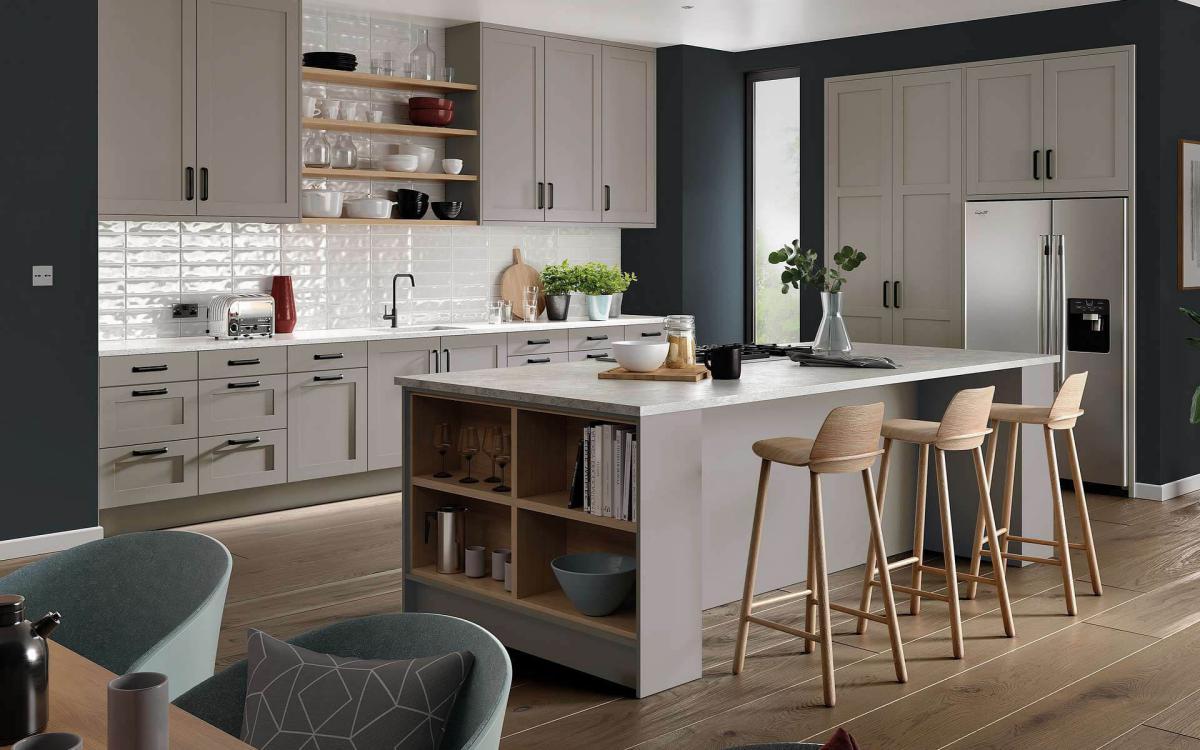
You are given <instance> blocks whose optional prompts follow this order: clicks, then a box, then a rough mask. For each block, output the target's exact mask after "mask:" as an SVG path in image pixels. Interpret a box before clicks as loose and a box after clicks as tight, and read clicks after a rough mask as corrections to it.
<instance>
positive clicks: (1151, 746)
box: [1104, 726, 1200, 750]
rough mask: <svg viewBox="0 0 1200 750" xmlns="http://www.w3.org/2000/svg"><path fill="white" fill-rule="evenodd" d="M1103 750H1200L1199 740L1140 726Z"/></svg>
mask: <svg viewBox="0 0 1200 750" xmlns="http://www.w3.org/2000/svg"><path fill="white" fill-rule="evenodd" d="M1104 750H1200V740H1197V739H1193V738H1191V737H1184V736H1183V735H1180V734H1171V733H1170V732H1164V731H1163V730H1161V729H1155V728H1153V727H1149V726H1140V727H1137V728H1136V729H1134V730H1133V731H1132V732H1130V733H1129V734H1125V735H1122V736H1121V737H1118V738H1117V739H1115V740H1113V741H1112V742H1111V743H1109V744H1107V745H1105V746H1104Z"/></svg>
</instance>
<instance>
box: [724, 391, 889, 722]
mask: <svg viewBox="0 0 1200 750" xmlns="http://www.w3.org/2000/svg"><path fill="white" fill-rule="evenodd" d="M882 424H883V404H882V403H879V404H869V405H865V406H839V407H838V408H836V409H834V410H833V411H831V412H829V416H827V417H826V418H825V421H824V423H823V424H822V425H821V429H820V430H819V431H818V432H817V437H816V439H815V440H812V439H809V438H797V437H780V438H771V439H769V440H759V441H758V442H756V443H755V444H754V448H753V450H754V453H755V455H757V456H758V457H760V458H761V459H762V467H761V468H760V470H759V475H758V499H757V501H756V502H755V506H754V526H753V530H752V531H751V533H750V555H749V558H748V559H747V561H746V584H745V588H744V589H743V591H742V611H741V616H740V617H739V619H738V635H737V646H736V649H735V651H734V656H733V673H734V674H738V673H740V672H741V671H742V667H743V666H745V662H746V639H747V637H748V635H749V632H750V623H754V624H755V625H762V626H763V627H768V628H773V629H774V630H778V631H780V632H782V633H787V634H789V635H794V636H796V637H797V638H803V639H804V653H806V654H808V653H812V648H813V646H812V644H813V643H818V642H819V643H820V644H821V673H822V677H823V681H824V689H825V705H827V706H833V705H834V703H835V701H836V695H835V690H834V681H833V630H832V628H831V626H830V614H829V613H830V610H837V611H838V612H845V613H847V614H851V615H856V616H863V617H868V618H870V619H872V620H877V621H879V622H882V623H886V624H887V626H888V632H889V633H890V634H891V638H892V661H893V663H894V666H895V668H896V681H897V682H907V681H908V671H907V668H906V667H905V664H904V650H903V646H902V645H901V642H900V624H899V621H898V620H897V619H896V604H895V602H894V601H893V599H892V579H891V577H890V575H889V572H888V569H887V566H886V565H884V566H880V569H879V576H880V581H881V586H882V587H883V596H884V598H885V599H886V602H885V604H884V611H885V612H886V613H887V614H886V616H881V615H874V614H871V613H869V612H860V611H859V610H856V609H854V608H852V607H845V606H842V605H840V604H833V603H832V602H830V601H829V599H830V597H829V576H828V572H827V571H826V568H825V524H824V520H823V516H822V512H823V511H822V507H821V475H822V474H847V473H850V472H855V471H857V472H861V473H862V484H863V492H864V493H865V494H866V498H867V515H868V516H870V519H871V537H870V538H871V544H870V547H871V549H872V551H874V550H878V553H879V559H880V560H883V561H886V560H887V552H886V551H885V550H884V546H883V527H882V525H881V524H880V520H879V506H878V505H877V504H876V502H875V485H874V483H873V482H872V480H871V464H873V463H874V462H875V457H876V456H878V455H879V454H880V452H881V451H880V450H879V429H880V426H881V425H882ZM772 462H774V463H781V464H787V465H788V466H807V467H808V471H809V522H808V581H807V584H808V588H807V589H806V590H804V591H797V592H794V593H788V594H781V595H779V596H775V597H771V598H770V599H767V600H765V601H762V602H758V603H757V606H760V607H761V606H766V605H771V604H779V603H780V602H784V601H788V600H791V599H798V598H800V597H805V598H807V600H808V601H807V604H806V607H805V619H804V630H800V629H799V628H793V627H791V626H788V625H784V624H782V623H778V622H772V621H771V620H764V619H763V618H761V617H755V616H754V615H753V614H752V611H753V607H754V606H756V605H755V603H754V576H755V573H756V572H757V569H758V549H759V542H760V541H761V540H762V527H763V514H764V511H765V510H766V498H767V480H768V479H769V478H770V476H771V464H772ZM818 610H819V612H820V617H821V623H820V628H819V629H817V628H814V623H813V618H814V615H815V614H816V613H817V612H818Z"/></svg>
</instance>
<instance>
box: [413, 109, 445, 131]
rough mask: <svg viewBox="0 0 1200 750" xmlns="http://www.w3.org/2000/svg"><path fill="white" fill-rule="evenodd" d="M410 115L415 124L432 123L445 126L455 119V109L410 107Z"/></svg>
mask: <svg viewBox="0 0 1200 750" xmlns="http://www.w3.org/2000/svg"><path fill="white" fill-rule="evenodd" d="M408 117H409V119H410V120H412V122H413V125H432V126H433V127H443V126H445V125H449V124H450V121H451V120H453V119H454V111H453V110H449V109H410V110H409V111H408Z"/></svg>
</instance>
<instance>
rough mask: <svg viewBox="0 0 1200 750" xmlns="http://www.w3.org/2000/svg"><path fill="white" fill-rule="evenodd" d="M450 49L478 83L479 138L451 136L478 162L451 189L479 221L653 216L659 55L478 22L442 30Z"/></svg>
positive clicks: (452, 148) (626, 220) (455, 148)
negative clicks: (466, 179) (473, 173)
mask: <svg viewBox="0 0 1200 750" xmlns="http://www.w3.org/2000/svg"><path fill="white" fill-rule="evenodd" d="M446 50H447V58H448V59H451V60H454V61H455V69H456V70H458V69H462V71H463V77H464V80H467V81H472V82H473V81H477V82H478V83H479V99H478V101H479V105H478V109H475V108H474V107H473V105H472V104H471V103H470V102H469V101H461V102H459V103H458V104H457V105H456V107H457V108H456V111H457V112H458V113H459V116H460V120H461V119H462V118H464V117H466V118H468V119H470V118H474V122H470V123H469V125H470V126H471V127H478V129H479V132H480V135H479V138H477V139H456V140H455V141H452V142H450V143H448V144H447V152H448V154H449V155H451V156H457V157H460V158H462V159H463V160H464V161H465V162H466V164H467V166H468V168H477V169H478V170H479V182H478V183H477V184H466V185H449V186H447V197H450V198H453V199H458V198H462V199H463V200H465V201H467V202H468V204H471V205H478V206H479V207H480V210H479V217H480V219H481V220H482V221H520V222H564V223H567V222H569V223H589V224H591V223H597V224H598V223H611V224H614V225H624V226H642V227H645V226H651V225H653V224H654V221H655V206H654V186H655V171H654V166H655V165H654V149H655V145H654V139H655V125H654V121H655V116H654V107H655V90H654V73H655V66H654V62H655V55H654V52H653V51H650V50H641V49H630V48H626V47H618V46H614V45H607V44H604V43H602V42H589V41H582V40H578V39H564V38H559V37H554V36H547V35H545V34H542V33H539V32H525V31H514V30H511V29H506V28H493V27H488V26H483V25H480V24H471V25H468V26H457V27H454V28H451V29H447V31H446Z"/></svg>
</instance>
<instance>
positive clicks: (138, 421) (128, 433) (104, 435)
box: [99, 380, 197, 448]
mask: <svg viewBox="0 0 1200 750" xmlns="http://www.w3.org/2000/svg"><path fill="white" fill-rule="evenodd" d="M196 417H197V415H196V381H194V380H193V381H191V382H190V383H146V384H145V385H132V386H116V387H112V388H101V389H100V419H99V424H100V435H99V439H100V447H101V448H110V447H113V446H117V445H136V444H138V443H151V442H154V441H163V440H182V439H184V438H194V437H196V435H197V432H196Z"/></svg>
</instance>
